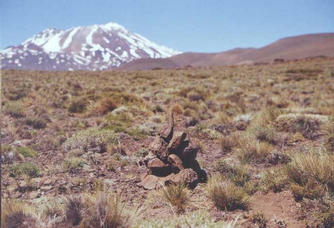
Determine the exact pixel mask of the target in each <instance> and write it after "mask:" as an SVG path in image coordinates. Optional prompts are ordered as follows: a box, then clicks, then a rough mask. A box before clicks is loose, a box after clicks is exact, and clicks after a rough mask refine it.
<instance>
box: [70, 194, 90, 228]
mask: <svg viewBox="0 0 334 228" xmlns="http://www.w3.org/2000/svg"><path fill="white" fill-rule="evenodd" d="M85 209H86V205H85V204H84V202H83V200H82V198H81V197H80V196H70V197H67V199H66V201H65V222H66V223H67V224H70V225H71V226H77V225H79V224H80V222H81V221H82V218H83V214H84V210H85Z"/></svg>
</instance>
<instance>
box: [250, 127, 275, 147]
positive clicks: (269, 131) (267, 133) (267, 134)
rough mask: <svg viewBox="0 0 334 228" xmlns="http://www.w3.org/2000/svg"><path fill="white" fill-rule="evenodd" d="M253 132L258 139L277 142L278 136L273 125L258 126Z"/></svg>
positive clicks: (272, 142)
mask: <svg viewBox="0 0 334 228" xmlns="http://www.w3.org/2000/svg"><path fill="white" fill-rule="evenodd" d="M252 133H253V134H254V135H255V137H256V139H257V140H260V141H264V142H268V143H270V144H273V145H275V144H277V142H278V136H277V132H276V129H275V128H274V127H273V126H270V125H269V126H258V127H254V128H253V129H252Z"/></svg>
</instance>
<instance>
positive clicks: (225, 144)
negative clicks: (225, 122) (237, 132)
mask: <svg viewBox="0 0 334 228" xmlns="http://www.w3.org/2000/svg"><path fill="white" fill-rule="evenodd" d="M220 145H221V150H222V152H224V153H228V152H231V151H232V149H233V147H235V146H236V139H235V137H231V136H222V138H221V140H220Z"/></svg>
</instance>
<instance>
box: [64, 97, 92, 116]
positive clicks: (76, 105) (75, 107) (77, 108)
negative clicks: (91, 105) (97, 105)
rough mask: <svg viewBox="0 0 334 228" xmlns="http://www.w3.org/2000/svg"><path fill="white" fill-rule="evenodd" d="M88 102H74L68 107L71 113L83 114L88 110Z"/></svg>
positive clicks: (81, 100)
mask: <svg viewBox="0 0 334 228" xmlns="http://www.w3.org/2000/svg"><path fill="white" fill-rule="evenodd" d="M86 107H87V101H86V100H85V99H78V100H73V101H72V102H71V103H70V106H69V107H68V111H69V112H73V113H82V112H84V111H85V110H86Z"/></svg>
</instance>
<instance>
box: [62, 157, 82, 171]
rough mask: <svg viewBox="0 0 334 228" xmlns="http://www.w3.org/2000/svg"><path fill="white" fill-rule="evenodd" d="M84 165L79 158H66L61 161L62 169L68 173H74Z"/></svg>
mask: <svg viewBox="0 0 334 228" xmlns="http://www.w3.org/2000/svg"><path fill="white" fill-rule="evenodd" d="M84 164H85V161H84V160H82V159H81V158H76V157H72V158H68V159H65V160H64V161H63V168H64V169H65V170H66V171H67V172H70V173H76V172H77V171H78V170H79V169H81V168H82V167H83V166H84Z"/></svg>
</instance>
